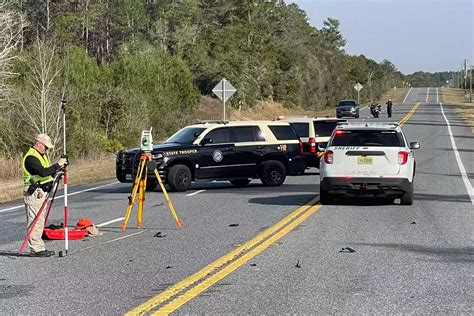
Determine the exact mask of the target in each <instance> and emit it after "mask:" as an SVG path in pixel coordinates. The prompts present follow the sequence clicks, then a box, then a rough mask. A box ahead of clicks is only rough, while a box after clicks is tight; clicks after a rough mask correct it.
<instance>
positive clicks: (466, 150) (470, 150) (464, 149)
mask: <svg viewBox="0 0 474 316" xmlns="http://www.w3.org/2000/svg"><path fill="white" fill-rule="evenodd" d="M435 149H436V150H440V151H453V149H452V148H435ZM458 151H460V152H465V153H474V149H471V148H458Z"/></svg>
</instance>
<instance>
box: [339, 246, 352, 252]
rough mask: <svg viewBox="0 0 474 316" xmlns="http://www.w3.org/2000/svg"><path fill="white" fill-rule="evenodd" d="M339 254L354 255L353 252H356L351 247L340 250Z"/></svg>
mask: <svg viewBox="0 0 474 316" xmlns="http://www.w3.org/2000/svg"><path fill="white" fill-rule="evenodd" d="M339 252H349V253H352V252H356V251H355V250H354V249H352V248H351V247H344V248H342V249H341V250H339Z"/></svg>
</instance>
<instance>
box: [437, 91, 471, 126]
mask: <svg viewBox="0 0 474 316" xmlns="http://www.w3.org/2000/svg"><path fill="white" fill-rule="evenodd" d="M441 96H442V100H443V102H445V103H448V104H449V105H451V106H452V107H453V108H454V110H455V111H456V112H457V113H458V114H459V116H460V117H462V118H463V119H464V120H465V121H466V122H467V124H468V125H469V126H470V127H471V131H472V133H474V102H472V103H469V95H465V94H464V90H463V89H453V88H441Z"/></svg>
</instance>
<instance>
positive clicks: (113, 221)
mask: <svg viewBox="0 0 474 316" xmlns="http://www.w3.org/2000/svg"><path fill="white" fill-rule="evenodd" d="M124 219H125V217H119V218H116V219H113V220H111V221H108V222H105V223H100V224H98V225H96V226H97V227H104V226H106V225H109V224H112V223H116V222H120V221H121V220H124Z"/></svg>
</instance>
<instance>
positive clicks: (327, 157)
mask: <svg viewBox="0 0 474 316" xmlns="http://www.w3.org/2000/svg"><path fill="white" fill-rule="evenodd" d="M333 156H334V153H333V152H332V150H326V152H325V153H324V162H325V163H327V164H332V162H333V160H334V159H333Z"/></svg>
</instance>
